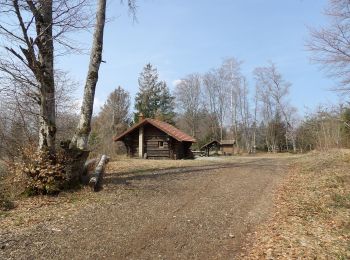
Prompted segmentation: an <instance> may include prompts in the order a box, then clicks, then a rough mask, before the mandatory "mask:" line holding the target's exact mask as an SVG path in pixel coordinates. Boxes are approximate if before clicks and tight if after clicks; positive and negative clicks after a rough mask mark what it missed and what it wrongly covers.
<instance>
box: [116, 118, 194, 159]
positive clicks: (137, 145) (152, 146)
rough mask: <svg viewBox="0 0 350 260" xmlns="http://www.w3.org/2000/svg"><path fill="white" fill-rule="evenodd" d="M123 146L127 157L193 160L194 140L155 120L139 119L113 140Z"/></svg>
mask: <svg viewBox="0 0 350 260" xmlns="http://www.w3.org/2000/svg"><path fill="white" fill-rule="evenodd" d="M114 141H115V142H117V141H122V142H123V143H124V144H125V147H126V150H127V154H128V156H129V157H139V158H148V159H174V160H176V159H184V158H193V154H192V152H191V149H190V147H191V145H192V144H193V143H195V142H196V140H195V139H194V138H193V137H191V136H189V135H188V134H186V133H184V132H182V131H181V130H179V129H177V128H176V127H174V126H172V125H170V124H168V123H166V122H163V121H160V120H156V119H151V118H146V119H141V120H140V122H139V123H137V124H135V125H134V126H132V127H131V128H129V129H128V130H126V131H125V132H124V133H122V134H121V135H119V136H116V137H115V138H114Z"/></svg>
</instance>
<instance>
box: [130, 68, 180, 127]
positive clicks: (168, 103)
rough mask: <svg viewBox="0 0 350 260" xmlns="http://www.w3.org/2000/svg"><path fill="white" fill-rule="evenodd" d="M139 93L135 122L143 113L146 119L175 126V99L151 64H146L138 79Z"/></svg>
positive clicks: (137, 95) (136, 100)
mask: <svg viewBox="0 0 350 260" xmlns="http://www.w3.org/2000/svg"><path fill="white" fill-rule="evenodd" d="M138 82H139V92H138V93H137V94H136V97H135V110H136V113H135V116H134V121H135V122H138V116H139V114H140V113H142V114H143V115H144V116H145V117H146V118H157V119H160V120H162V121H165V122H168V123H171V124H173V123H174V121H173V118H174V116H175V113H174V97H173V96H172V95H171V93H170V90H169V88H168V86H167V85H166V83H165V82H164V81H160V80H159V76H158V71H157V69H156V68H154V67H153V66H152V65H151V64H150V63H148V64H146V66H145V67H144V68H143V71H142V72H141V73H140V77H139V79H138Z"/></svg>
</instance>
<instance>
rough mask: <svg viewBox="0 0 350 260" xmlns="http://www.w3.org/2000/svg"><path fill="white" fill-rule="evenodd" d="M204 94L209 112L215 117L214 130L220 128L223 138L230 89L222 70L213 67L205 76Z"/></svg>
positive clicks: (220, 135)
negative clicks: (217, 124) (217, 123)
mask: <svg viewBox="0 0 350 260" xmlns="http://www.w3.org/2000/svg"><path fill="white" fill-rule="evenodd" d="M203 84H204V95H205V98H204V99H205V102H206V107H207V109H208V111H209V114H210V115H212V116H213V117H214V118H213V119H212V123H213V125H212V130H213V133H215V132H216V128H217V127H218V128H219V136H218V137H219V138H220V140H222V138H223V131H224V124H225V122H226V114H227V111H228V106H227V104H229V96H230V90H229V88H228V86H227V84H226V82H225V80H224V76H223V75H222V71H220V70H218V69H216V70H215V69H213V70H211V71H210V72H207V73H206V74H205V75H204V76H203ZM215 122H219V126H216V125H215Z"/></svg>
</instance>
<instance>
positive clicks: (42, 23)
mask: <svg viewBox="0 0 350 260" xmlns="http://www.w3.org/2000/svg"><path fill="white" fill-rule="evenodd" d="M40 2H41V8H40V9H38V11H39V12H40V13H39V14H37V15H36V16H35V17H36V24H37V26H36V28H37V34H38V36H39V41H38V49H39V55H38V61H39V66H40V72H38V73H36V77H37V79H38V81H39V82H40V117H39V123H40V126H39V149H40V150H42V151H46V150H48V151H49V152H50V153H51V154H53V153H54V152H55V139H56V104H55V81H54V62H53V61H54V55H53V52H54V46H53V39H52V1H47V0H42V1H40Z"/></svg>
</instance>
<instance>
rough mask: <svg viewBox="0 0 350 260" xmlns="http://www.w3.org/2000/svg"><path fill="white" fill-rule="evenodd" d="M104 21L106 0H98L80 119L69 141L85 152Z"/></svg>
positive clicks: (100, 53)
mask: <svg viewBox="0 0 350 260" xmlns="http://www.w3.org/2000/svg"><path fill="white" fill-rule="evenodd" d="M105 20H106V0H98V9H97V14H96V25H95V32H94V39H93V45H92V49H91V54H90V64H89V70H88V74H87V79H86V83H85V89H84V97H83V103H82V106H81V112H80V119H79V123H78V126H77V129H76V131H75V134H74V136H73V138H72V141H71V148H72V147H75V148H78V149H81V150H87V148H88V139H89V134H90V131H91V117H92V112H93V107H94V98H95V89H96V84H97V81H98V71H99V68H100V64H101V61H102V49H103V31H104V25H105Z"/></svg>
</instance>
